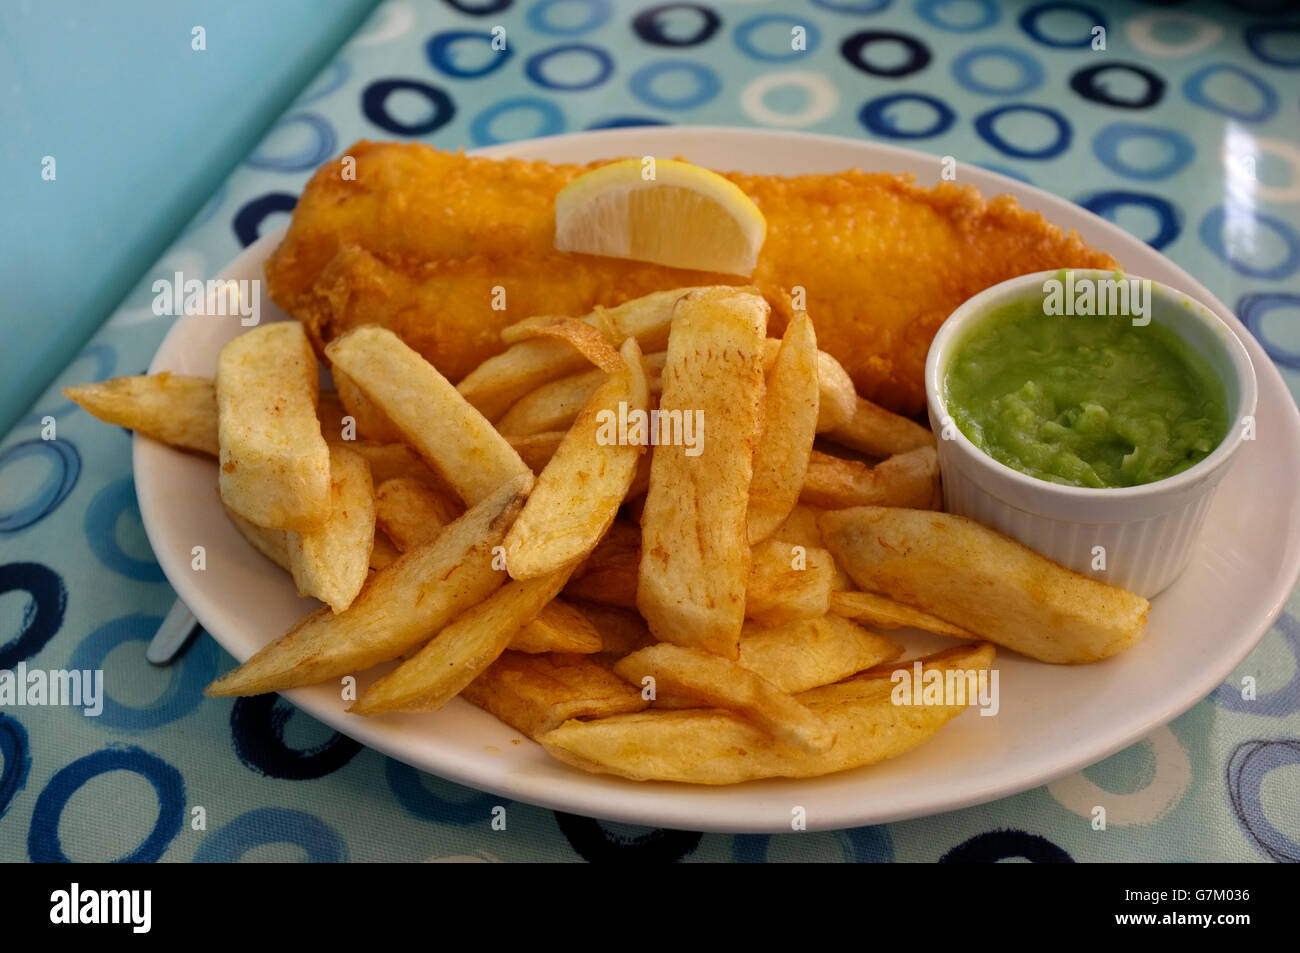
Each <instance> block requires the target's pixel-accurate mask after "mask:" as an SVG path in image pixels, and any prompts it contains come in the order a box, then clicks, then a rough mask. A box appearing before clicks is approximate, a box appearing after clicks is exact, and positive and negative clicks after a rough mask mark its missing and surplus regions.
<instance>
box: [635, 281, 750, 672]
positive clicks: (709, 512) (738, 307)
mask: <svg viewBox="0 0 1300 953" xmlns="http://www.w3.org/2000/svg"><path fill="white" fill-rule="evenodd" d="M767 315H768V305H767V302H766V301H764V300H763V299H762V297H760V296H759V295H757V294H753V293H752V292H747V291H743V290H736V289H732V288H728V289H725V290H720V289H706V290H700V291H694V292H691V293H690V294H688V295H685V296H683V297H682V299H681V301H680V302H679V303H678V305H677V310H676V312H675V313H674V316H673V327H672V333H671V335H670V337H669V341H668V360H667V362H666V363H665V365H664V374H663V393H662V396H661V397H660V400H659V429H660V432H659V434H658V440H657V441H656V447H655V450H654V454H653V458H652V460H651V464H650V488H649V490H648V492H647V494H646V502H645V509H644V511H643V513H642V517H641V565H640V567H639V574H638V588H637V605H638V607H639V608H640V610H641V614H642V615H643V616H645V618H646V621H647V622H648V623H649V624H650V631H652V632H653V633H654V634H655V637H656V638H658V639H660V640H662V641H666V642H675V643H677V644H679V645H685V646H688V647H694V648H701V649H704V650H705V651H708V652H713V653H715V654H717V655H722V656H724V657H726V658H730V659H734V658H736V657H737V654H738V652H739V642H740V628H741V625H742V624H743V622H744V615H745V581H746V579H747V577H748V575H749V545H748V543H747V541H746V536H745V533H746V527H745V512H746V508H747V506H748V504H749V485H750V480H751V478H752V476H753V469H752V461H753V455H754V448H755V446H756V445H757V441H758V439H759V434H760V431H761V428H762V415H763V403H762V401H763V366H762V352H763V340H764V336H765V334H766V330H767ZM688 418H693V419H695V420H701V421H702V422H703V427H699V426H697V427H695V431H696V433H695V434H694V439H693V440H691V439H688V438H689V436H690V434H689V428H687V427H686V426H685V424H686V422H687V420H688ZM665 420H668V421H669V425H668V427H667V428H665V424H664V421H665ZM674 421H675V422H676V423H677V424H680V425H681V429H680V430H678V431H677V433H678V434H679V435H680V439H679V440H678V441H677V443H680V444H681V445H674V444H675V442H674V441H673V440H671V439H670V440H664V439H663V438H664V433H663V431H664V430H665V429H672V426H673V422H674Z"/></svg>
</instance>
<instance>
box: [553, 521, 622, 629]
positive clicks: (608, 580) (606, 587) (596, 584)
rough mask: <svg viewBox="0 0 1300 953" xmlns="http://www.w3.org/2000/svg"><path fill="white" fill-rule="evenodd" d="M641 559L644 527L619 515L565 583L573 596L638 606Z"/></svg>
mask: <svg viewBox="0 0 1300 953" xmlns="http://www.w3.org/2000/svg"><path fill="white" fill-rule="evenodd" d="M640 563H641V530H640V528H639V527H638V526H637V525H636V524H635V523H632V522H630V521H628V520H621V519H616V520H614V523H613V524H612V525H611V526H610V528H609V531H608V532H607V533H605V538H604V539H602V540H601V541H600V542H599V543H597V544H596V548H595V549H593V550H592V551H591V555H590V556H588V557H587V559H586V561H585V562H583V563H582V565H580V566H579V567H578V569H577V571H576V572H574V574H573V578H572V579H571V580H569V584H568V585H567V586H565V587H564V592H565V595H567V596H568V597H569V598H570V599H585V600H587V601H589V602H596V603H600V604H601V605H606V606H622V607H623V608H626V609H635V608H636V589H637V567H638V566H639V565H640Z"/></svg>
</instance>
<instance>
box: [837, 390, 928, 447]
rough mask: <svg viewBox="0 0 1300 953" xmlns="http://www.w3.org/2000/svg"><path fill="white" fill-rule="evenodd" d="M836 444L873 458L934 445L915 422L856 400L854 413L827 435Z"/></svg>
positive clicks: (875, 405)
mask: <svg viewBox="0 0 1300 953" xmlns="http://www.w3.org/2000/svg"><path fill="white" fill-rule="evenodd" d="M827 436H829V437H830V438H831V439H832V440H834V441H835V442H836V443H839V444H843V445H844V446H846V447H852V448H853V449H854V450H860V451H861V452H862V453H865V454H867V455H869V456H872V457H892V456H893V455H894V454H896V453H907V451H909V450H916V449H917V448H918V447H932V446H934V434H933V433H931V432H930V431H929V429H928V428H926V427H922V426H921V425H920V424H918V423H917V422H916V421H914V420H909V419H908V418H906V417H903V416H900V415H899V414H896V413H894V412H893V411H889V410H885V408H883V407H881V406H880V405H879V404H873V403H872V402H871V401H869V400H865V399H863V398H861V397H857V398H856V399H855V400H854V406H853V414H852V415H851V416H850V417H849V418H848V419H847V420H845V421H844V422H842V423H840V424H838V425H837V426H834V427H831V428H829V432H828V433H827Z"/></svg>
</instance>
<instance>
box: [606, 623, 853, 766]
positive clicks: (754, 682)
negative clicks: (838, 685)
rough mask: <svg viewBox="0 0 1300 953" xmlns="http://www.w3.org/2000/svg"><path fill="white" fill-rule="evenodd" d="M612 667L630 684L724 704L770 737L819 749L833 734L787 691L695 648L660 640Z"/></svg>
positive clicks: (826, 747) (825, 747)
mask: <svg viewBox="0 0 1300 953" xmlns="http://www.w3.org/2000/svg"><path fill="white" fill-rule="evenodd" d="M614 671H615V672H616V673H617V674H619V675H620V676H622V677H623V678H625V679H627V680H628V681H629V682H631V683H632V684H633V685H638V686H653V688H654V691H655V693H656V694H657V693H658V691H659V689H660V688H662V689H663V690H664V691H665V692H669V693H671V694H673V695H674V696H686V697H689V698H691V699H694V700H696V701H698V702H699V703H700V704H702V705H709V706H714V707H718V708H726V709H728V710H729V711H734V712H736V713H737V714H739V715H743V716H744V717H746V718H748V719H749V720H750V721H752V722H754V724H756V725H758V726H759V727H760V728H762V729H763V730H764V731H766V732H767V733H768V734H770V735H771V736H772V737H773V738H779V739H781V740H782V741H784V742H786V743H787V744H789V745H792V746H793V747H795V748H798V749H799V750H801V751H807V752H825V751H828V750H830V747H831V745H832V744H834V743H835V734H834V732H832V731H830V730H829V729H828V727H827V725H826V723H825V722H824V721H822V719H821V718H819V717H818V716H817V715H814V714H813V713H812V712H811V711H809V710H808V709H807V708H805V707H804V706H803V705H801V704H799V702H798V701H796V700H795V698H794V696H792V695H791V694H790V693H789V692H784V691H782V690H781V689H779V688H777V687H776V686H775V685H773V684H772V683H771V682H769V681H768V680H767V679H765V678H763V677H761V676H759V675H757V674H756V673H754V672H752V671H750V670H749V669H747V668H744V667H742V666H741V665H740V663H739V662H733V661H731V660H730V659H725V658H722V657H720V656H717V655H711V654H710V653H708V652H704V651H701V650H700V649H690V648H686V647H685V646H681V645H672V644H671V643H668V642H660V643H659V644H658V645H651V646H648V647H647V648H644V649H641V650H640V651H638V652H633V653H632V654H631V655H628V656H625V657H624V658H621V659H619V661H618V662H617V663H616V664H615V665H614Z"/></svg>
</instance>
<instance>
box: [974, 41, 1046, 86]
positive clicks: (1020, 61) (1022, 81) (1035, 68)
mask: <svg viewBox="0 0 1300 953" xmlns="http://www.w3.org/2000/svg"><path fill="white" fill-rule="evenodd" d="M985 59H1001V60H1006V61H1007V62H1009V63H1011V64H1013V65H1014V66H1015V67H1016V69H1017V70H1019V73H1020V75H1019V76H1018V77H1017V80H1016V82H1015V83H1014V84H1013V85H1011V86H990V85H989V84H988V83H985V82H982V81H981V80H979V79H977V78H976V77H975V64H976V63H977V62H979V61H980V60H985ZM952 76H953V79H955V80H957V83H958V84H959V85H960V86H963V87H965V88H966V89H971V90H974V91H975V92H977V93H982V94H983V95H985V96H1022V95H1024V94H1025V93H1028V92H1032V91H1033V90H1035V89H1037V88H1038V87H1039V86H1042V85H1043V80H1044V78H1045V77H1046V73H1044V71H1043V67H1042V64H1041V63H1039V62H1038V60H1036V59H1034V58H1033V57H1032V56H1030V55H1029V54H1028V53H1026V52H1024V51H1023V50H1018V49H1016V48H1015V47H1014V46H1001V45H998V46H976V47H972V48H971V49H969V50H967V51H966V52H965V53H962V54H961V55H960V56H958V57H957V58H956V59H955V60H953V61H952Z"/></svg>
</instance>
